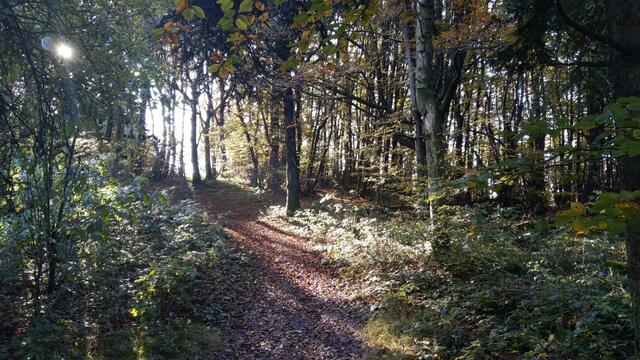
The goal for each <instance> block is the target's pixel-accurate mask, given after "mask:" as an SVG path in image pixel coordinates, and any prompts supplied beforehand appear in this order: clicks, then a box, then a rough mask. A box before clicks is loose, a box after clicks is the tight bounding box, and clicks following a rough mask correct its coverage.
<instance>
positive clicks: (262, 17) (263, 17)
mask: <svg viewBox="0 0 640 360" xmlns="http://www.w3.org/2000/svg"><path fill="white" fill-rule="evenodd" d="M268 18H269V13H268V12H265V13H264V14H262V15H260V16H258V20H259V21H260V22H265V21H267V19H268Z"/></svg>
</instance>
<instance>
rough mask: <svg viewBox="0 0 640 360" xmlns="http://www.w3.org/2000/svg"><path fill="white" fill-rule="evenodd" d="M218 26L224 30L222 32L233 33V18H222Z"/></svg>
mask: <svg viewBox="0 0 640 360" xmlns="http://www.w3.org/2000/svg"><path fill="white" fill-rule="evenodd" d="M218 25H220V28H221V29H222V31H227V32H229V31H233V29H234V28H233V18H231V17H227V16H226V15H225V16H223V17H222V18H220V21H218Z"/></svg>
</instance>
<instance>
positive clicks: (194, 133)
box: [190, 66, 202, 184]
mask: <svg viewBox="0 0 640 360" xmlns="http://www.w3.org/2000/svg"><path fill="white" fill-rule="evenodd" d="M201 76H202V66H199V67H198V70H197V71H196V78H195V79H193V83H192V84H191V138H190V142H191V166H192V167H193V169H192V177H191V181H192V182H193V183H194V184H198V183H200V182H201V181H202V178H201V177H200V164H199V162H198V102H199V99H200V90H199V89H198V85H199V82H200V77H201Z"/></svg>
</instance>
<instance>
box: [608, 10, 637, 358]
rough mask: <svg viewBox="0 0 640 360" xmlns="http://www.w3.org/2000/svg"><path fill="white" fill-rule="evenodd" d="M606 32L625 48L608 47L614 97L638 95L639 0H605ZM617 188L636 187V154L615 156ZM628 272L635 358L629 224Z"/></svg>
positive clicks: (633, 242) (633, 232) (633, 245)
mask: <svg viewBox="0 0 640 360" xmlns="http://www.w3.org/2000/svg"><path fill="white" fill-rule="evenodd" d="M605 3H606V11H607V19H608V30H609V36H610V37H611V38H612V40H613V41H614V42H615V43H617V44H624V46H625V47H626V48H627V49H628V50H627V51H625V52H621V51H619V50H615V49H611V56H610V63H609V79H610V81H611V84H612V85H613V96H614V97H615V98H620V97H625V96H640V61H638V56H640V36H638V34H640V2H639V1H637V0H609V1H606V2H605ZM618 169H619V183H620V189H621V190H626V191H636V190H638V189H640V181H638V179H640V156H632V157H628V156H625V157H622V158H621V159H620V160H619V166H618ZM626 246H627V261H628V263H629V272H628V276H629V278H630V280H631V284H632V285H631V286H632V289H631V300H632V308H633V309H632V318H633V322H634V329H635V337H634V345H635V350H636V358H638V357H640V237H639V231H638V229H637V228H633V226H628V227H627V233H626Z"/></svg>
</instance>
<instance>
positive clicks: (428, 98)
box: [415, 0, 442, 179]
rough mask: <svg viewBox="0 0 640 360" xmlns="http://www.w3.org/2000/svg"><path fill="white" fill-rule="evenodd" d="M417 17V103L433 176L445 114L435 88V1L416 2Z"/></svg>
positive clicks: (438, 163) (436, 173)
mask: <svg viewBox="0 0 640 360" xmlns="http://www.w3.org/2000/svg"><path fill="white" fill-rule="evenodd" d="M416 4H417V5H416V10H417V12H418V20H417V21H416V70H415V81H416V85H415V86H416V90H415V91H416V95H415V98H416V106H417V110H418V114H419V118H417V119H416V121H417V122H418V121H420V122H422V133H423V134H424V137H425V144H426V151H425V155H426V164H427V173H428V176H429V177H430V178H432V179H433V178H437V177H439V176H440V175H441V173H442V171H441V168H442V159H440V154H441V149H442V144H441V142H442V140H441V137H442V117H441V114H440V112H439V107H438V101H437V97H436V93H435V89H434V74H433V64H432V62H433V36H434V16H435V14H434V13H435V11H434V1H433V0H418V1H417V3H416Z"/></svg>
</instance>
